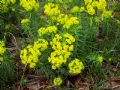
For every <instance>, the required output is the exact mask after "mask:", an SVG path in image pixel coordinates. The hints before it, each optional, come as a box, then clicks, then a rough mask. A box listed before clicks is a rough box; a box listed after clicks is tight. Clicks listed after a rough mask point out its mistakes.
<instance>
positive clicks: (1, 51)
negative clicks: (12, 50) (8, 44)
mask: <svg viewBox="0 0 120 90" xmlns="http://www.w3.org/2000/svg"><path fill="white" fill-rule="evenodd" d="M5 51H6V48H5V43H4V42H3V41H0V61H3V55H4V53H5Z"/></svg>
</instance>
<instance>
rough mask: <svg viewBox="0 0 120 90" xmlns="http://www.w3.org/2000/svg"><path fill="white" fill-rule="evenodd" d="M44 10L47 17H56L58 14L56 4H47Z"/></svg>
mask: <svg viewBox="0 0 120 90" xmlns="http://www.w3.org/2000/svg"><path fill="white" fill-rule="evenodd" d="M44 8H45V10H44V13H45V14H46V15H48V16H56V15H59V14H60V10H59V7H58V5H56V4H53V3H48V4H46V5H45V6H44Z"/></svg>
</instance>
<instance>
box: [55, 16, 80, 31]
mask: <svg viewBox="0 0 120 90" xmlns="http://www.w3.org/2000/svg"><path fill="white" fill-rule="evenodd" d="M57 22H58V23H60V24H63V28H67V29H69V28H70V27H71V26H72V25H75V24H79V20H78V18H77V17H69V16H68V15H65V14H60V15H59V16H58V17H57Z"/></svg>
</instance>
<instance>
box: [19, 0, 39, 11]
mask: <svg viewBox="0 0 120 90" xmlns="http://www.w3.org/2000/svg"><path fill="white" fill-rule="evenodd" d="M20 5H21V6H22V7H23V8H24V9H25V10H26V11H31V10H35V11H38V9H39V3H38V2H36V0H20Z"/></svg>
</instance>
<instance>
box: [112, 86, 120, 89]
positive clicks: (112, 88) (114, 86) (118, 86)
mask: <svg viewBox="0 0 120 90" xmlns="http://www.w3.org/2000/svg"><path fill="white" fill-rule="evenodd" d="M119 87H120V85H116V86H114V87H112V89H116V88H119Z"/></svg>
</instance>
